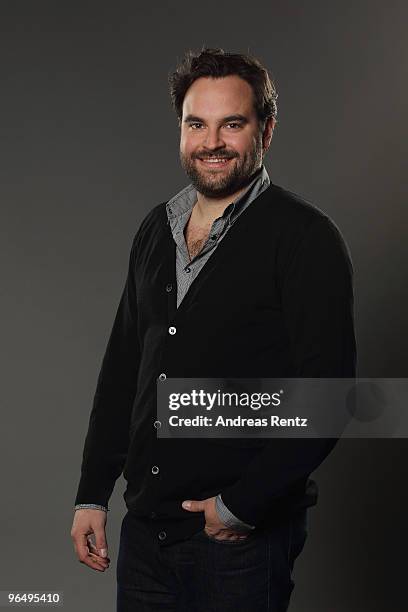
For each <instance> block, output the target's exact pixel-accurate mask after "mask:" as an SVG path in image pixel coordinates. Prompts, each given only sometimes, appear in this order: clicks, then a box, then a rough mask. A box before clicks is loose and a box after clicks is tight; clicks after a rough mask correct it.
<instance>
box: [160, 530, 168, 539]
mask: <svg viewBox="0 0 408 612" xmlns="http://www.w3.org/2000/svg"><path fill="white" fill-rule="evenodd" d="M165 538H167V533H166V532H165V531H161V532H160V533H159V540H164V539H165Z"/></svg>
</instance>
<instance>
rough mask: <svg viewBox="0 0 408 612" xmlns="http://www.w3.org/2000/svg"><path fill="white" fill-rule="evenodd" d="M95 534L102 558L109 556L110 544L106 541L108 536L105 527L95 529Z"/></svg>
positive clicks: (98, 550) (96, 544)
mask: <svg viewBox="0 0 408 612" xmlns="http://www.w3.org/2000/svg"><path fill="white" fill-rule="evenodd" d="M94 534H95V546H96V548H97V552H98V554H99V555H100V556H101V557H104V558H105V557H107V556H108V543H107V541H106V534H105V528H104V527H97V528H95V529H94Z"/></svg>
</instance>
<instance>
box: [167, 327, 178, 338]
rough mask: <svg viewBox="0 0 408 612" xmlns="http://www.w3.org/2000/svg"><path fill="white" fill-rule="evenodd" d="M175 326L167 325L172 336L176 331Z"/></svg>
mask: <svg viewBox="0 0 408 612" xmlns="http://www.w3.org/2000/svg"><path fill="white" fill-rule="evenodd" d="M176 331H177V330H176V328H175V327H169V334H171V335H172V336H174V334H175V333H176Z"/></svg>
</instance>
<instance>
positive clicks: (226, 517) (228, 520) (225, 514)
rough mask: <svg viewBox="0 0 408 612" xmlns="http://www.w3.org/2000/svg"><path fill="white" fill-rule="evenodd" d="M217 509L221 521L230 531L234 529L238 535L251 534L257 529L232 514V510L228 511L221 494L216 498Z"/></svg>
mask: <svg viewBox="0 0 408 612" xmlns="http://www.w3.org/2000/svg"><path fill="white" fill-rule="evenodd" d="M215 509H216V511H217V514H218V516H219V518H220V520H221V521H222V522H223V523H224V524H225V525H226V526H227V527H229V528H230V529H233V530H234V531H236V532H237V533H250V532H251V531H252V529H255V525H248V523H244V521H241V519H239V518H238V517H236V516H235V514H232V512H230V510H228V508H227V506H226V505H225V504H224V502H223V501H222V498H221V493H219V494H218V495H217V497H216V498H215Z"/></svg>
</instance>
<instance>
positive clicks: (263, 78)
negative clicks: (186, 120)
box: [168, 47, 278, 130]
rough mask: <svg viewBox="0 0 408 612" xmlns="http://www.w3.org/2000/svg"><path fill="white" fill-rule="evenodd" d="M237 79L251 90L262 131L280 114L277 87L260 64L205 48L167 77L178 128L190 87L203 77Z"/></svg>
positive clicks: (187, 57)
mask: <svg viewBox="0 0 408 612" xmlns="http://www.w3.org/2000/svg"><path fill="white" fill-rule="evenodd" d="M229 75H237V76H239V77H241V78H242V79H244V80H245V81H247V83H249V84H250V85H251V87H252V90H253V92H254V98H255V111H256V114H257V116H258V121H259V123H260V127H261V129H262V130H263V129H264V127H265V123H266V121H267V119H269V117H274V118H275V120H276V115H277V112H278V107H277V104H276V99H277V97H278V94H277V92H276V88H275V84H274V83H273V81H272V80H271V79H270V77H269V74H268V71H267V70H266V68H264V66H262V64H261V63H260V61H259V60H257V59H256V58H255V57H253V56H250V55H244V54H241V53H226V52H225V51H224V50H223V49H209V48H206V47H203V48H202V50H201V51H200V52H199V53H195V52H193V51H187V53H186V54H185V56H184V58H183V60H182V61H181V63H180V64H179V66H178V67H177V68H176V70H175V71H174V72H171V73H170V74H169V76H168V81H169V87H170V97H171V101H172V105H173V108H174V110H175V111H176V114H177V117H178V121H179V124H180V123H181V118H182V116H183V100H184V97H185V95H186V92H187V90H188V88H189V87H190V85H192V84H193V83H194V81H195V80H196V79H198V78H200V77H212V78H221V77H226V76H229Z"/></svg>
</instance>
